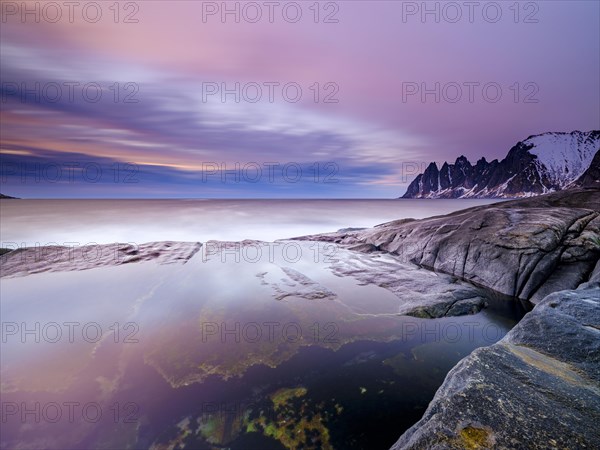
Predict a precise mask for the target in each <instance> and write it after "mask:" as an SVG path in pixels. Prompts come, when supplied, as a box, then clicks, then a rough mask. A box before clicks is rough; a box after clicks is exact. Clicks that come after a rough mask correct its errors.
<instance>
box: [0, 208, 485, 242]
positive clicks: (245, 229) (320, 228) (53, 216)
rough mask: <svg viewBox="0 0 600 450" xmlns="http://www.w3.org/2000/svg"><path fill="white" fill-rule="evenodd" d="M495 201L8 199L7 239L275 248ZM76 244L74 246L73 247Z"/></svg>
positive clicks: (3, 223)
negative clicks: (246, 243)
mask: <svg viewBox="0 0 600 450" xmlns="http://www.w3.org/2000/svg"><path fill="white" fill-rule="evenodd" d="M493 202H494V201H492V200H2V201H1V202H0V208H1V210H2V214H1V218H0V225H1V226H0V229H1V231H0V238H1V240H2V242H17V243H19V245H21V244H22V243H25V245H26V246H34V245H36V244H37V245H46V244H49V243H58V244H64V243H70V242H77V243H80V244H82V245H83V244H86V243H90V242H91V243H99V244H103V243H111V242H135V243H142V242H151V241H164V240H173V241H201V242H204V241H208V240H213V239H214V240H223V241H237V240H243V239H256V240H263V241H273V240H276V239H286V238H290V237H294V236H301V235H306V234H314V233H323V232H329V231H337V230H338V229H340V228H347V227H372V226H374V225H377V224H379V223H383V222H387V221H390V220H396V219H403V218H416V219H420V218H424V217H429V216H435V215H440V214H447V213H450V212H453V211H457V210H460V209H464V208H470V207H473V206H479V205H485V204H489V203H493ZM71 245H72V244H71Z"/></svg>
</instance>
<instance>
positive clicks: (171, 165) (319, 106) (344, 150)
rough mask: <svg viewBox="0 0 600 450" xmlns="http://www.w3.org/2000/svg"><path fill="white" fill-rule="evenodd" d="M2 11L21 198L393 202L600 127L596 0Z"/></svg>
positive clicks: (599, 5)
mask: <svg viewBox="0 0 600 450" xmlns="http://www.w3.org/2000/svg"><path fill="white" fill-rule="evenodd" d="M0 4H1V12H2V17H1V26H0V59H1V64H0V78H1V86H0V95H1V98H0V107H1V112H0V159H1V161H0V166H1V170H2V173H1V174H0V176H1V181H0V192H2V193H3V194H5V195H12V196H18V197H24V198H395V197H399V196H401V195H402V194H403V193H404V192H405V190H406V187H407V186H408V184H409V183H410V182H411V181H412V179H413V178H414V177H415V176H416V175H417V174H418V173H420V172H421V171H422V170H424V168H425V167H426V166H427V165H428V164H429V163H430V162H432V161H434V162H437V163H439V164H441V163H442V162H444V161H449V162H453V161H454V160H455V159H456V158H457V157H458V156H460V155H465V156H467V158H469V159H470V160H471V161H472V162H473V163H474V162H475V161H476V160H478V159H479V158H481V157H486V158H487V159H488V160H493V159H502V158H503V157H504V156H505V155H506V153H507V152H508V150H509V149H510V148H511V147H512V146H513V145H515V144H516V143H517V142H518V141H521V140H524V139H526V138H527V137H528V136H530V135H535V134H540V133H544V132H548V131H566V132H569V131H573V130H581V131H589V130H592V129H599V128H600V87H599V86H600V83H599V82H598V81H599V80H600V2H597V1H571V0H570V1H539V2H512V1H509V2H462V1H459V2H410V1H409V2H404V1H385V2H384V1H340V2H319V3H317V2H313V1H300V2H279V1H275V2H262V1H261V2H203V1H168V2H167V1H137V2H119V3H115V2H113V1H100V2H86V1H83V2H75V3H74V4H66V3H65V2H62V1H59V2H37V1H32V2H9V1H4V0H2V1H1V2H0ZM22 5H24V6H25V8H23V6H22Z"/></svg>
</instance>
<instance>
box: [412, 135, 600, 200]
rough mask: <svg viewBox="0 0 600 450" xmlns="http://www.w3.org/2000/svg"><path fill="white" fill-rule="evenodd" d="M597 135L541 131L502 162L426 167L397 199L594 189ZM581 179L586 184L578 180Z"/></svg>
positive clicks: (599, 140)
mask: <svg viewBox="0 0 600 450" xmlns="http://www.w3.org/2000/svg"><path fill="white" fill-rule="evenodd" d="M599 151H600V130H592V131H588V132H582V131H572V132H570V133H567V132H547V133H543V134H539V135H532V136H529V137H528V138H527V139H525V140H524V141H520V142H518V143H517V144H516V145H515V146H513V147H512V148H511V149H510V150H509V152H508V154H507V155H506V157H505V158H504V159H503V160H502V161H498V160H497V159H494V160H493V161H491V162H488V161H487V160H486V159H485V158H484V157H483V158H480V159H479V160H478V161H477V162H476V163H475V165H472V164H471V162H470V161H469V160H468V159H467V158H466V157H465V156H464V155H461V156H459V157H458V158H457V159H456V161H455V163H454V164H448V162H444V164H443V165H442V166H441V168H439V169H438V166H437V164H436V163H434V162H432V163H430V164H429V166H428V167H427V168H426V169H425V171H424V172H423V173H422V174H420V175H418V176H417V177H416V178H415V179H414V180H413V181H412V182H411V184H410V185H409V186H408V189H407V190H406V193H405V194H404V195H403V196H402V198H521V197H532V196H537V195H542V194H547V193H551V192H556V191H561V190H564V189H567V188H570V187H575V186H577V187H581V186H582V185H583V184H582V183H584V184H588V185H590V183H591V186H597V185H598V183H596V182H595V179H594V178H595V177H597V176H598V174H599V173H600V170H599V169H593V168H594V167H595V166H597V165H599V164H600V159H599V158H598V157H597V154H598V153H599ZM584 175H585V176H586V180H585V182H584V181H581V180H582V178H583V177H584Z"/></svg>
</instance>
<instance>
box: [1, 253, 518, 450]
mask: <svg viewBox="0 0 600 450" xmlns="http://www.w3.org/2000/svg"><path fill="white" fill-rule="evenodd" d="M301 245H302V246H303V247H302V252H301V256H302V257H301V258H300V260H298V261H296V262H291V261H290V260H284V259H283V258H282V256H281V254H278V253H275V257H274V259H272V260H270V259H269V258H270V256H268V255H267V254H266V253H265V254H263V257H262V258H261V259H260V260H259V261H256V262H248V261H244V260H243V259H242V260H241V261H240V262H237V263H236V262H235V260H233V259H232V258H231V257H229V259H226V260H225V261H226V262H223V259H221V257H220V255H212V256H210V257H206V255H203V254H202V253H198V254H196V256H195V257H193V258H192V259H191V260H190V261H189V262H188V263H187V264H185V265H178V264H175V265H167V266H161V265H156V264H155V263H153V262H147V263H140V264H131V265H126V266H120V267H107V268H101V269H93V270H86V271H79V272H63V273H42V274H35V275H29V276H27V277H21V278H11V279H2V280H1V282H0V288H1V294H2V302H1V304H0V305H1V313H2V320H3V322H4V323H14V324H18V326H19V327H22V326H26V327H28V329H29V330H31V329H35V325H33V324H35V323H36V322H37V323H39V324H40V325H39V326H40V330H43V329H44V327H45V326H46V325H47V324H48V323H50V322H53V323H56V324H64V323H66V322H74V323H76V324H77V326H76V328H75V332H74V342H69V335H68V333H67V329H66V327H65V326H62V327H61V328H62V332H63V337H62V339H60V340H59V341H58V342H55V343H50V342H48V341H46V342H43V341H44V337H48V336H50V338H51V339H52V338H53V337H54V336H55V335H56V333H55V331H54V329H50V328H47V329H46V332H47V334H48V336H44V331H40V336H41V341H42V342H40V343H36V342H35V333H34V334H32V333H29V334H26V335H21V334H20V333H16V334H7V333H5V335H4V336H3V337H4V340H3V343H2V380H3V381H2V391H3V397H5V398H7V399H8V401H15V402H17V403H18V402H21V401H40V400H41V399H47V398H51V399H52V400H53V401H60V402H65V401H73V399H77V400H78V401H82V402H92V401H96V402H99V403H100V404H102V405H110V404H113V403H112V402H116V401H118V402H120V403H122V404H124V403H127V402H131V401H135V403H136V404H137V405H139V406H140V415H141V416H140V417H142V418H144V420H145V421H146V422H147V421H156V420H158V422H157V423H153V425H152V426H151V427H150V428H151V429H150V430H148V429H145V431H143V433H146V436H145V439H150V440H151V441H153V440H156V439H159V440H160V439H162V438H160V437H159V436H160V435H161V430H162V431H165V430H166V429H171V430H173V428H169V427H173V426H174V424H175V423H177V422H179V421H180V420H182V419H183V418H184V417H187V416H189V417H192V418H193V417H194V415H196V416H197V415H198V414H200V413H199V412H198V411H197V410H195V406H194V404H195V403H194V399H196V400H199V399H206V398H210V399H212V400H211V401H213V400H215V399H216V400H218V399H219V396H218V395H217V392H221V391H220V390H219V389H223V392H226V391H227V390H228V388H225V387H222V388H219V389H217V390H215V391H214V392H212V393H210V391H211V390H212V387H211V386H213V385H215V383H217V385H218V386H221V385H222V386H234V385H237V384H238V383H242V385H243V386H246V388H244V389H242V388H240V389H241V390H239V391H234V392H238V394H237V395H239V396H241V397H242V398H240V399H238V400H239V401H241V400H244V401H250V400H252V399H253V398H254V397H252V395H254V394H252V392H256V391H255V389H258V388H259V386H262V387H260V389H261V390H265V389H266V390H267V391H266V392H269V389H274V388H270V387H268V386H270V383H271V381H270V377H274V378H273V380H272V381H273V383H275V379H278V380H279V381H277V383H292V384H293V383H295V384H298V383H300V384H301V385H304V384H305V385H306V386H309V387H310V386H313V388H310V389H309V390H308V394H307V395H306V398H305V399H304V400H303V401H305V402H307V403H306V404H307V405H309V404H312V403H311V402H312V401H313V399H314V398H316V397H314V398H313V397H311V395H317V392H318V391H319V389H325V388H324V387H323V383H325V381H323V380H319V379H318V378H315V370H317V371H319V370H324V371H326V372H327V373H329V375H327V377H328V378H326V379H327V380H329V381H327V383H329V386H330V387H329V388H327V389H334V390H336V392H337V396H338V397H339V398H338V399H337V400H336V401H337V402H339V403H344V402H346V404H348V405H349V404H351V403H352V402H353V401H355V400H352V398H353V395H354V393H355V392H358V390H359V388H361V387H362V388H363V389H368V390H373V389H377V392H379V391H382V392H383V391H384V390H385V392H386V395H387V396H389V397H386V398H387V400H386V401H389V402H392V405H391V407H392V408H395V409H397V408H402V407H407V405H412V403H411V402H413V400H414V401H415V402H418V403H419V404H420V405H426V403H427V401H428V399H429V398H430V397H429V396H430V395H433V392H434V391H435V389H436V387H437V386H438V385H439V383H441V381H442V380H443V377H444V375H445V373H446V372H447V371H448V370H449V369H450V368H451V367H452V366H453V365H454V364H455V363H456V362H457V361H458V360H459V359H461V358H462V357H464V356H466V355H467V354H468V353H469V352H470V351H472V350H473V349H474V348H476V347H479V346H482V345H489V344H491V343H492V342H495V341H496V340H498V339H500V338H501V337H502V336H503V335H504V334H505V333H506V332H507V331H508V330H509V329H510V327H512V326H513V325H514V323H515V317H514V316H513V315H512V313H511V312H510V308H509V307H508V305H506V306H503V305H502V304H499V305H495V306H496V307H495V309H490V310H488V311H484V312H482V313H480V314H477V315H475V316H466V317H459V318H444V319H439V320H427V319H416V318H411V317H406V316H397V315H396V314H395V312H396V311H397V309H398V306H397V305H398V298H397V297H396V296H395V295H394V294H392V293H391V292H390V291H388V290H386V289H383V288H381V287H378V286H374V285H362V284H359V282H358V281H356V280H355V279H353V278H352V277H340V276H336V275H334V274H333V273H332V272H331V271H330V270H329V268H328V267H329V263H328V262H327V261H326V260H318V261H317V262H315V259H314V251H313V250H312V249H311V248H310V246H311V245H313V244H310V243H302V244H301ZM337 256H343V255H337ZM298 274H300V275H298ZM303 277H304V278H303ZM274 286H277V288H275V287H274ZM277 289H279V290H280V291H277ZM282 291H285V292H287V291H289V292H292V293H293V292H296V291H298V292H301V293H305V294H306V293H307V292H308V294H307V296H306V298H303V297H302V296H300V297H298V296H294V295H290V296H286V297H284V298H283V299H282V300H276V294H278V293H279V294H281V292H282ZM321 291H322V292H326V293H327V292H329V293H330V294H328V295H330V296H329V297H327V298H313V299H309V298H310V295H311V293H312V294H314V292H321ZM250 322H252V323H256V324H258V325H259V326H260V327H261V330H262V333H263V334H262V337H261V338H260V339H258V340H257V341H256V342H248V341H247V340H246V339H245V335H244V333H243V332H242V331H241V330H242V329H243V327H245V325H247V324H248V323H250ZM265 322H272V323H277V324H279V325H278V326H277V327H276V328H275V330H276V332H275V333H274V334H273V337H272V338H271V337H268V334H267V329H266V328H265V327H264V325H262V324H264V323H265ZM89 323H94V324H97V326H94V327H93V328H91V329H88V336H87V337H88V338H90V339H89V340H88V339H85V338H84V335H83V333H82V329H83V327H84V326H85V325H86V324H89ZM115 323H116V324H118V327H119V334H118V335H117V334H116V331H115V329H114V324H115ZM207 323H211V324H213V325H215V326H216V327H217V329H216V332H215V329H214V328H213V329H208V328H205V325H206V324H207ZM289 323H294V324H296V326H297V327H299V329H300V330H301V332H302V339H300V340H294V342H288V340H287V338H288V337H289V334H288V335H284V334H283V333H282V331H281V330H282V326H284V325H285V324H289ZM331 323H333V324H334V326H333V328H327V324H331ZM127 324H134V326H133V328H129V329H124V327H125V326H126V325H127ZM236 324H238V325H237V326H239V327H242V328H240V331H238V332H237V336H238V339H239V337H241V341H237V342H236V333H235V332H234V333H229V335H228V336H226V337H225V339H223V335H222V334H221V333H220V332H221V331H222V327H226V328H227V329H229V330H235V329H236ZM315 324H316V325H317V327H319V329H318V332H319V333H320V334H319V337H318V338H315V334H314V331H315V328H314V327H315ZM98 327H100V329H101V330H102V331H103V333H104V336H103V339H101V340H98V341H97V342H96V339H95V335H96V329H97V328H98ZM297 327H296V328H297ZM5 331H6V330H5ZM20 331H22V330H20ZM292 334H295V333H292ZM250 336H255V334H253V330H251V333H250ZM326 337H331V338H333V339H332V340H328V339H326ZM128 338H133V340H130V341H128V340H127V339H128ZM23 341H25V343H23ZM92 341H93V342H92ZM115 341H116V342H115ZM136 341H137V342H136ZM361 342H362V343H363V344H361ZM378 342H379V344H378ZM381 345H384V346H383V347H381ZM312 348H321V349H323V350H322V351H326V352H327V353H324V354H322V356H315V355H318V354H319V353H314V352H313V351H312V350H311V351H310V352H309V353H306V351H309V350H310V349H312ZM332 352H333V353H332ZM310 355H313V356H310ZM334 355H337V356H335V357H334ZM315 358H316V359H315ZM294 361H304V362H303V363H302V364H303V365H302V364H301V366H300V367H298V366H297V364H299V363H296V362H294ZM256 364H258V366H256ZM265 366H266V367H272V369H268V370H270V372H264V370H266V367H265ZM260 367H265V368H264V369H260ZM285 367H295V369H294V370H291V369H289V368H288V369H285ZM336 368H337V369H336ZM257 371H258V372H257ZM211 373H212V374H213V375H210V374H211ZM256 373H261V374H262V375H261V376H260V377H259V379H257V378H256ZM347 373H353V374H354V375H353V376H354V377H356V380H354V379H352V378H351V379H347V378H345V376H346V375H344V374H347ZM253 374H254V375H253ZM336 374H338V375H336ZM336 376H339V377H341V378H339V380H338V381H337V382H336V381H335V380H336V378H335V377H336ZM240 377H241V378H240ZM290 377H291V378H290ZM370 377H372V381H369V380H370V379H371V378H370ZM227 379H229V381H226V380H227ZM394 379H396V381H397V382H398V383H399V384H398V385H397V387H395V388H394V387H392V386H394V384H393V380H394ZM236 380H240V381H236ZM282 380H283V381H282ZM285 380H287V381H285ZM291 380H293V381H291ZM359 380H360V381H359ZM146 382H147V383H148V387H147V388H145V387H144V386H145V383H146ZM400 382H401V383H400ZM132 383H133V384H132ZM231 383H233V385H232V384H231ZM255 383H258V384H255ZM277 383H275V385H277ZM353 383H354V384H355V383H360V384H361V386H358V385H357V386H355V385H354V384H353ZM390 383H392V384H390ZM138 384H139V387H136V388H135V389H133V386H134V385H138ZM175 386H177V387H175ZM252 386H254V388H253V387H252ZM319 386H321V387H319ZM365 386H366V387H365ZM132 389H133V391H132ZM147 389H151V391H152V392H149V391H148V390H147ZM157 389H158V390H159V391H160V392H159V393H158V394H157V392H156V390H157ZM186 389H189V395H191V398H189V396H188V398H186V400H182V399H181V395H179V394H177V393H178V392H182V391H181V390H186ZM207 389H208V391H207ZM246 389H249V390H246ZM311 389H312V390H311ZM407 389H408V390H409V391H414V390H416V391H418V392H421V395H420V396H417V397H415V398H414V399H413V400H410V401H409V400H408V398H409V397H410V396H409V394H408V393H407V392H406V390H407ZM261 392H262V391H261ZM223 395H225V394H223ZM230 395H231V393H230V394H228V396H230ZM265 395H266V394H265ZM369 395H375V393H373V392H369V394H365V396H364V397H361V399H370V400H368V401H373V402H374V401H375V400H377V398H375V397H374V398H371V397H369ZM48 396H50V397H48ZM132 396H133V400H132ZM215 396H216V397H215ZM423 396H424V397H423ZM234 397H235V396H234ZM246 397H248V398H246ZM223 398H225V397H223ZM227 398H229V400H231V398H230V397H227ZM267 398H268V397H267ZM403 399H404V400H403ZM315 401H316V400H315ZM365 401H367V400H365ZM157 402H158V403H157ZM394 402H396V403H394ZM407 402H408V403H407ZM165 405H168V407H167V406H165ZM163 406H164V407H165V408H166V409H162V408H163ZM413 406H414V405H413ZM413 406H410V407H411V408H413ZM328 407H329V406H325V408H328ZM196 409H197V408H196ZM413 409H414V408H413ZM144 411H145V413H144ZM151 411H154V412H153V413H151ZM159 411H162V412H159ZM169 411H171V412H169ZM417 412H418V411H417ZM144 414H146V415H144ZM411 414H415V411H414V410H413V411H412V413H411ZM157 415H158V416H159V418H157ZM407 417H409V416H407ZM410 417H412V416H410ZM13 419H14V418H13ZM388 419H390V417H388ZM388 419H386V420H388ZM348 420H350V419H348ZM340 421H341V418H340ZM13 422H14V421H13ZM334 422H335V421H334ZM334 422H332V424H331V426H332V427H335V426H338V427H341V426H342V423H343V421H341V422H339V423H338V422H335V423H337V425H335V423H334ZM349 423H350V422H349ZM381 423H386V422H385V420H383V419H382V422H381ZM17 425H19V424H18V422H17V423H12V424H11V422H10V421H9V422H8V423H7V424H6V426H5V427H4V428H5V430H7V432H8V436H9V438H8V439H9V440H8V441H7V442H11V441H10V439H15V441H14V442H18V441H20V440H27V439H28V438H27V437H26V434H22V432H23V429H22V428H20V427H19V426H17ZM62 425H64V424H62ZM62 425H61V424H58V425H56V426H55V427H54V428H53V427H48V424H42V425H40V426H39V427H41V428H36V427H35V426H34V427H33V429H34V430H36V433H37V435H39V436H42V437H41V438H40V439H43V442H45V444H44V445H47V446H48V448H69V447H71V446H72V445H74V444H73V443H74V442H80V441H77V439H80V438H81V437H82V436H87V437H86V439H92V437H91V436H94V435H95V433H98V432H99V431H98V427H104V426H106V424H102V425H100V424H90V423H87V422H86V423H81V424H79V425H78V427H79V428H77V427H75V428H76V429H78V431H77V433H75V434H66V435H65V437H64V439H63V438H60V439H58V437H57V436H58V435H57V434H56V433H57V432H58V430H62V428H61V426H62ZM71 425H72V424H71ZM28 426H33V425H31V424H29V425H28ZM19 430H21V431H19ZM152 430H154V431H152ZM396 431H397V430H396ZM61 432H62V431H61ZM123 433H124V434H125V435H128V433H131V429H128V431H127V432H123ZM153 433H154V434H153ZM169 433H171V434H173V433H174V431H171V432H169ZM34 434H35V433H34ZM134 434H135V433H134ZM175 434H176V433H175ZM119 436H121V438H122V437H123V436H122V435H119ZM163 437H164V436H163ZM55 439H57V440H55ZM94 439H95V438H94ZM128 439H133V437H131V436H130V437H129V438H128ZM199 439H200V438H199ZM236 439H237V438H236ZM240 439H241V437H240ZM92 440H93V439H92ZM94 442H96V441H94ZM93 445H97V442H96V443H95V444H93Z"/></svg>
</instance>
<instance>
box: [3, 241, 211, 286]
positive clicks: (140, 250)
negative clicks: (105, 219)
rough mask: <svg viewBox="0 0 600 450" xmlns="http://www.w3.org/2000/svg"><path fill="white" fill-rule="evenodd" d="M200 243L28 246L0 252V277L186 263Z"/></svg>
mask: <svg viewBox="0 0 600 450" xmlns="http://www.w3.org/2000/svg"><path fill="white" fill-rule="evenodd" d="M201 247H202V244H201V243H199V242H148V243H145V244H140V245H132V244H119V243H114V244H98V245H86V246H79V247H65V246H45V247H27V248H22V249H17V250H13V251H10V252H8V253H4V254H3V255H2V256H0V277H1V278H11V277H23V276H27V275H31V274H34V273H41V272H71V271H76V270H88V269H94V268H98V267H108V266H119V265H122V264H132V263H138V262H143V261H155V262H156V263H158V264H185V263H186V262H187V261H189V260H190V258H191V257H192V256H194V255H195V254H196V253H197V252H198V251H199V250H200V248H201Z"/></svg>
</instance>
